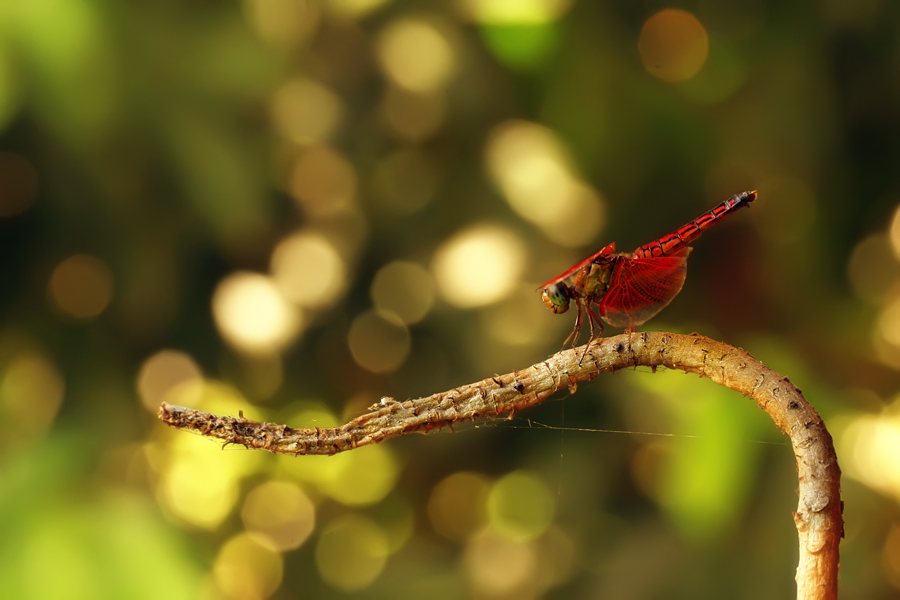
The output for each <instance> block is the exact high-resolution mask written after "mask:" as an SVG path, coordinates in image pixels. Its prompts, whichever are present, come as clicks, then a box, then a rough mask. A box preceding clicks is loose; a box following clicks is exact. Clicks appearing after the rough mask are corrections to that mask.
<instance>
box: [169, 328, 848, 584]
mask: <svg viewBox="0 0 900 600" xmlns="http://www.w3.org/2000/svg"><path fill="white" fill-rule="evenodd" d="M582 356H583V355H582V351H581V349H573V350H565V351H562V352H559V353H557V354H555V355H553V356H551V357H550V358H548V359H547V360H545V361H543V362H541V363H538V364H536V365H533V366H531V367H528V368H527V369H523V370H521V371H514V372H512V373H509V374H506V375H502V376H494V377H491V378H489V379H485V380H484V381H480V382H478V383H473V384H468V385H464V386H461V387H458V388H456V389H453V390H450V391H446V392H441V393H438V394H434V395H433V396H428V397H427V398H419V399H417V400H407V401H405V402H386V403H382V405H380V406H381V408H378V409H377V410H374V411H372V412H369V413H366V414H364V415H362V416H360V417H357V418H355V419H353V420H352V421H350V422H349V423H346V424H344V425H342V426H340V427H335V428H315V429H296V428H293V427H288V426H287V425H276V424H272V423H258V422H256V421H250V420H248V419H245V418H244V417H243V414H241V416H239V417H237V418H236V417H227V416H216V415H212V414H209V413H205V412H201V411H198V410H193V409H189V408H183V407H180V406H171V405H168V404H163V405H162V406H160V409H159V418H160V419H161V420H162V421H164V422H166V423H167V424H169V425H170V426H172V427H177V428H180V429H191V430H194V431H197V432H199V433H201V434H203V435H205V436H210V437H214V438H217V439H221V440H225V442H226V443H229V444H241V445H243V446H246V447H247V448H260V449H264V450H269V451H271V452H277V453H283V454H294V455H297V454H335V453H337V452H342V451H344V450H351V449H353V448H358V447H360V446H365V445H368V444H374V443H377V442H381V441H383V440H386V439H388V438H392V437H396V436H400V435H404V434H407V433H412V432H428V431H431V430H433V429H438V428H441V427H445V426H449V425H451V424H453V423H455V422H458V421H464V420H466V419H472V420H474V419H478V418H480V417H485V416H499V415H509V416H510V418H512V415H513V414H514V413H515V412H516V411H518V410H521V409H523V408H527V407H529V406H532V405H533V404H537V403H538V402H540V401H542V400H543V399H545V398H547V397H548V396H550V395H552V394H553V393H555V392H557V391H559V390H562V389H565V388H569V389H571V390H572V391H574V389H575V388H576V387H577V385H578V383H579V382H582V381H589V380H591V379H594V378H595V377H597V375H599V374H601V373H608V372H612V371H617V370H619V369H623V368H627V367H633V366H635V365H645V366H650V367H657V366H665V367H668V368H670V369H680V370H682V371H685V372H688V373H697V374H699V375H700V376H702V377H708V378H709V379H711V380H712V381H714V382H715V383H718V384H720V385H724V386H727V387H729V388H731V389H733V390H736V391H738V392H740V393H741V394H744V395H745V396H750V397H751V398H753V399H754V400H755V401H756V404H757V406H759V407H760V408H762V409H763V410H765V411H766V412H767V413H768V414H769V416H771V417H772V420H774V421H775V424H776V425H777V426H778V428H779V429H781V430H782V431H783V432H784V433H786V434H787V435H788V436H790V438H791V444H792V445H793V448H794V455H795V456H796V459H797V470H798V472H799V478H800V486H799V490H798V493H799V496H800V502H799V506H798V508H797V512H795V513H794V522H795V524H796V526H797V532H798V534H799V538H800V562H799V565H798V567H797V576H796V580H797V598H798V599H801V600H813V599H815V600H832V599H834V598H837V577H838V558H839V545H840V540H841V538H842V537H843V518H842V513H843V503H842V502H841V496H840V494H841V491H840V480H841V471H840V468H839V467H838V463H837V457H836V455H835V452H834V445H833V443H832V439H831V435H829V433H828V431H827V430H826V428H825V425H824V423H823V422H822V419H821V417H820V416H819V414H818V413H817V412H816V410H815V409H814V408H813V407H812V406H810V405H809V403H807V402H806V400H805V399H804V398H803V395H802V393H801V392H800V390H799V389H797V388H796V387H795V386H794V385H793V384H792V383H791V382H790V381H789V380H788V379H787V377H784V376H782V375H779V374H778V373H776V372H775V371H773V370H772V369H769V368H768V367H766V366H765V365H763V364H762V363H760V362H759V361H757V360H756V359H754V358H753V357H752V356H750V355H749V354H747V353H746V352H744V351H743V350H739V349H737V348H733V347H731V346H728V345H725V344H722V343H719V342H715V341H713V340H710V339H709V338H706V337H703V336H699V335H696V334H695V335H678V334H672V333H664V332H646V333H638V334H631V335H630V336H629V335H620V336H616V337H612V338H606V339H603V340H600V341H599V342H595V343H594V345H593V346H591V348H590V349H589V351H588V353H587V355H586V356H585V358H584V359H583V360H579V359H580V358H581V357H582Z"/></svg>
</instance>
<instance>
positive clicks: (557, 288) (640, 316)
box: [538, 191, 756, 353]
mask: <svg viewBox="0 0 900 600" xmlns="http://www.w3.org/2000/svg"><path fill="white" fill-rule="evenodd" d="M754 200H756V192H755V191H752V192H743V193H741V194H736V195H734V196H732V197H731V198H729V199H728V200H726V201H725V202H723V203H721V204H719V205H718V206H716V207H715V208H713V209H712V210H710V211H708V212H706V213H704V214H703V215H701V216H700V217H698V218H696V219H694V220H693V221H691V222H689V223H687V224H686V225H684V226H682V227H680V228H679V229H677V230H675V231H673V232H672V233H670V234H669V235H666V236H663V237H661V238H659V239H657V240H654V241H652V242H650V243H649V244H646V245H644V246H641V247H640V248H638V249H637V250H635V251H634V253H632V254H628V253H627V252H623V253H618V254H617V253H616V244H615V242H613V243H612V244H609V245H608V246H606V247H605V248H603V249H602V250H600V251H599V252H597V253H596V254H594V255H593V256H589V257H588V258H586V259H584V260H583V261H581V262H580V263H578V264H577V265H575V266H574V267H572V268H571V269H569V270H568V271H566V272H565V273H563V274H562V275H560V276H559V277H554V278H553V279H551V280H550V281H548V282H547V283H545V284H544V285H542V286H541V287H540V288H538V289H539V290H540V291H541V299H542V300H543V301H544V304H546V305H547V308H549V309H550V310H551V311H552V312H553V313H554V314H557V315H560V314H562V313H564V312H566V311H567V310H569V306H570V305H571V304H575V308H576V309H577V311H578V312H577V315H576V317H575V329H573V330H572V333H570V334H569V337H568V338H566V341H565V342H564V343H563V346H566V345H568V343H569V341H571V342H572V347H574V346H575V344H576V342H577V341H578V335H579V332H580V331H581V328H582V326H583V321H584V315H587V319H588V322H589V323H590V327H591V337H590V340H588V345H590V342H591V341H593V340H594V339H595V338H596V337H598V334H597V332H596V327H599V337H602V335H603V322H604V321H605V322H606V323H607V324H609V325H612V326H613V327H619V328H622V329H625V330H626V331H627V332H629V333H632V332H634V331H635V330H636V329H637V328H638V327H640V326H641V325H643V324H644V323H646V322H647V321H649V320H650V319H652V318H653V317H655V316H656V315H657V314H658V313H659V312H660V311H661V310H662V309H664V308H665V307H666V306H667V305H668V304H669V303H670V302H671V301H672V299H673V298H675V296H677V295H678V292H680V291H681V287H682V286H683V285H684V278H685V276H686V275H687V257H688V255H689V254H690V253H691V248H690V247H689V246H688V244H689V243H691V242H692V241H694V240H695V239H697V238H698V237H700V235H701V234H702V233H703V232H704V231H706V230H707V229H709V228H710V227H712V226H713V225H715V224H716V223H718V222H719V221H721V220H722V219H724V218H725V217H726V216H728V215H730V214H732V213H733V212H734V211H736V210H737V209H739V208H743V207H745V206H749V205H750V203H751V202H753V201H754ZM585 353H587V348H585Z"/></svg>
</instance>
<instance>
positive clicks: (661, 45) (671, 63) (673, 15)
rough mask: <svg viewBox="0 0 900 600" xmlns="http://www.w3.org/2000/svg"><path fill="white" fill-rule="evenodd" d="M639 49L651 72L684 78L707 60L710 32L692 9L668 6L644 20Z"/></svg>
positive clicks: (674, 79)
mask: <svg viewBox="0 0 900 600" xmlns="http://www.w3.org/2000/svg"><path fill="white" fill-rule="evenodd" d="M638 52H639V53H640V55H641V61H643V63H644V69H646V70H647V72H648V73H650V74H651V75H654V76H656V77H658V78H660V79H662V80H663V81H667V82H669V83H675V82H678V81H684V80H686V79H690V78H691V77H693V76H694V75H696V74H697V73H698V72H699V71H700V69H702V68H703V65H704V64H706V59H707V57H708V55H709V35H708V34H707V33H706V29H705V28H704V27H703V25H702V24H701V23H700V21H698V20H697V17H695V16H694V15H692V14H691V13H689V12H686V11H683V10H678V9H674V8H667V9H664V10H661V11H659V12H658V13H656V14H655V15H653V16H652V17H650V18H649V19H647V20H646V21H645V22H644V26H643V27H642V28H641V35H640V38H639V39H638Z"/></svg>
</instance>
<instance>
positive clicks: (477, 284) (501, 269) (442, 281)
mask: <svg viewBox="0 0 900 600" xmlns="http://www.w3.org/2000/svg"><path fill="white" fill-rule="evenodd" d="M524 266H525V247H524V245H523V244H522V242H521V241H520V240H519V238H518V237H517V236H516V235H515V234H513V233H512V232H510V231H509V230H507V229H504V228H502V227H498V226H494V225H487V224H484V225H475V226H472V227H470V228H468V229H465V230H463V231H461V232H460V233H458V234H456V235H455V236H453V237H451V238H450V239H448V240H447V241H445V242H444V243H443V244H442V245H441V246H440V247H439V248H438V249H437V251H436V252H435V254H434V259H433V260H432V263H431V271H432V273H433V274H434V277H435V280H436V281H437V285H438V290H439V291H440V293H441V295H442V296H443V297H444V299H445V300H446V301H447V302H449V303H450V304H452V305H454V306H456V307H458V308H475V307H479V306H485V305H488V304H491V303H493V302H497V301H498V300H501V299H503V298H504V297H506V296H507V295H508V294H509V293H510V292H512V290H513V289H514V288H515V286H516V284H517V283H518V282H519V279H520V277H521V274H522V270H523V268H524Z"/></svg>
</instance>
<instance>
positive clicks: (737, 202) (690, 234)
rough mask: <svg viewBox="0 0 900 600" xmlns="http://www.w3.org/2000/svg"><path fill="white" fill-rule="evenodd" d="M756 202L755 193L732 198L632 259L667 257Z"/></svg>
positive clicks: (637, 251) (635, 253) (638, 251)
mask: <svg viewBox="0 0 900 600" xmlns="http://www.w3.org/2000/svg"><path fill="white" fill-rule="evenodd" d="M754 200H756V192H755V191H753V192H744V193H742V194H737V195H735V196H732V197H731V198H729V199H728V200H726V201H725V202H723V203H722V204H720V205H718V206H717V207H715V208H714V209H712V210H710V211H709V212H707V213H704V214H703V215H701V216H700V217H698V218H697V219H694V220H693V221H691V222H690V223H688V224H686V225H684V226H683V227H680V228H679V229H677V230H676V231H673V232H672V233H670V234H669V235H666V236H663V237H661V238H659V239H658V240H655V241H653V242H650V243H649V244H646V245H644V246H641V247H640V248H638V249H637V250H635V251H634V254H633V255H632V258H652V257H655V256H669V255H672V254H674V253H676V252H678V251H679V250H680V249H682V248H684V247H685V246H687V245H688V244H690V243H691V242H692V241H694V240H695V239H697V238H698V237H700V234H701V233H703V232H704V231H706V230H707V229H709V228H710V227H712V226H713V225H714V224H715V223H716V221H719V220H720V219H722V218H724V217H725V216H727V215H728V214H729V213H731V212H734V211H735V210H737V209H739V208H741V207H744V206H748V205H749V204H750V203H751V202H753V201H754Z"/></svg>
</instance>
